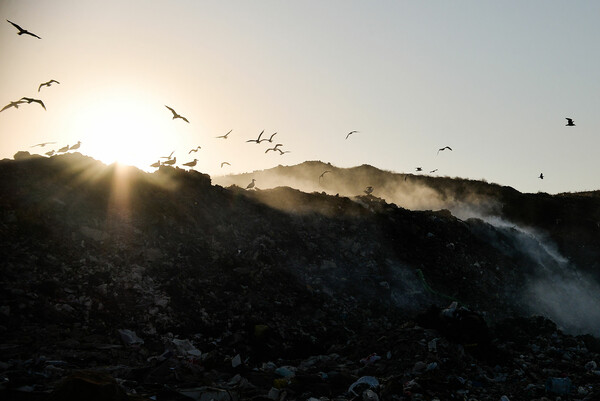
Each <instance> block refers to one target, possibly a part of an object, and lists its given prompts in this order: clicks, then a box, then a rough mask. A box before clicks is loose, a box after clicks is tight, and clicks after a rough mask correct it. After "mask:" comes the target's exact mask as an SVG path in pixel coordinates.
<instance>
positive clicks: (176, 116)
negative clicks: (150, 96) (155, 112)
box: [165, 104, 189, 123]
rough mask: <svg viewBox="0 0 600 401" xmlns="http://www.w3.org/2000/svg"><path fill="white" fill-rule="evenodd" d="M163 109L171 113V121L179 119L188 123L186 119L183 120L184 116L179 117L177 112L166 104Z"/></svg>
mask: <svg viewBox="0 0 600 401" xmlns="http://www.w3.org/2000/svg"><path fill="white" fill-rule="evenodd" d="M165 107H166V108H167V109H169V110H171V113H173V120H174V119H176V118H181V119H182V120H183V121H185V122H186V123H189V121H188V119H187V118H185V117H184V116H181V115H179V114H177V112H176V111H175V110H173V109H172V108H171V107H169V106H167V105H166V104H165Z"/></svg>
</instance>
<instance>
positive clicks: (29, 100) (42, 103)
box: [21, 97, 46, 110]
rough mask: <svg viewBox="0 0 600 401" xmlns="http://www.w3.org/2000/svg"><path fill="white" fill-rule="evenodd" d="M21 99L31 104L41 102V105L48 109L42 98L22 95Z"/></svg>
mask: <svg viewBox="0 0 600 401" xmlns="http://www.w3.org/2000/svg"><path fill="white" fill-rule="evenodd" d="M21 100H23V101H25V102H27V104H31V103H32V102H35V103H39V104H40V106H42V107H43V108H44V110H46V105H45V104H44V102H42V101H41V100H40V99H34V98H32V97H22V98H21Z"/></svg>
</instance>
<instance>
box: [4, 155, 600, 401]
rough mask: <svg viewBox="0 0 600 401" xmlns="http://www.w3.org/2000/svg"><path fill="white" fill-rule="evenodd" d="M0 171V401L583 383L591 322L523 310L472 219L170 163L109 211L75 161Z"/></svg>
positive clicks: (550, 393) (598, 382)
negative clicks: (241, 182) (227, 180)
mask: <svg viewBox="0 0 600 401" xmlns="http://www.w3.org/2000/svg"><path fill="white" fill-rule="evenodd" d="M90 171H94V172H95V173H96V174H95V175H93V177H95V178H94V179H93V180H91V181H86V180H87V179H86V180H84V179H83V178H82V177H91V176H92V175H91V174H84V173H89V172H90ZM0 178H2V179H1V180H0V185H1V186H2V188H0V189H1V191H0V205H1V206H2V210H1V213H0V228H1V230H0V239H1V242H0V260H1V262H0V263H1V265H0V398H2V399H7V400H11V399H14V400H58V399H60V400H69V399H78V400H80V399H87V400H94V399H102V400H158V401H161V400H190V399H191V400H202V401H209V400H211V399H214V400H222V401H238V400H240V401H241V400H256V401H259V400H277V401H284V400H296V399H297V400H309V399H310V400H320V401H326V400H340V401H341V400H358V399H362V400H368V401H377V400H434V399H438V400H452V399H461V400H469V399H471V400H500V399H508V400H521V399H527V400H534V399H537V400H539V399H543V397H546V398H548V399H555V397H557V396H560V397H565V398H566V397H570V398H571V399H574V400H575V399H577V400H592V399H596V398H597V397H598V395H599V394H600V387H599V386H600V374H599V373H598V372H599V370H598V367H597V364H596V361H598V360H600V359H599V353H600V343H599V342H598V339H597V338H595V337H594V336H592V335H591V334H594V333H591V334H586V335H573V334H568V333H566V332H565V331H563V330H561V329H560V328H559V327H558V326H557V325H556V324H555V323H554V322H552V321H550V320H548V319H547V318H544V317H541V316H530V315H529V314H528V313H526V312H527V309H526V308H525V307H524V305H523V304H520V303H518V302H515V297H514V296H513V295H514V292H515V291H516V290H517V289H518V288H519V285H520V283H522V280H523V279H524V277H526V272H524V271H523V270H522V269H521V267H520V266H522V264H521V263H522V262H523V261H524V260H526V259H522V258H520V255H519V254H517V253H514V254H512V255H511V256H507V254H506V253H504V252H501V251H500V250H498V249H497V248H495V247H494V246H492V245H490V244H489V243H486V241H484V240H482V236H481V235H479V233H480V231H477V230H481V229H487V228H485V227H483V226H482V223H481V222H475V221H462V220H459V219H457V218H455V217H453V216H452V215H451V214H449V213H446V212H443V211H442V212H431V211H419V212H416V211H410V210H406V209H402V208H399V207H397V206H396V205H393V204H390V203H386V202H385V201H383V200H381V199H378V198H376V197H374V196H372V195H369V196H366V197H361V198H360V202H355V201H354V200H352V199H350V198H346V197H343V196H341V197H335V196H328V195H323V194H319V193H316V194H306V193H301V192H299V191H296V190H293V189H290V188H278V189H274V190H257V191H244V190H242V189H241V188H236V187H231V188H222V187H219V186H212V185H211V183H210V178H209V177H206V176H204V175H201V174H199V173H191V172H185V171H182V170H178V169H173V168H161V170H159V172H157V173H154V174H146V173H142V172H139V171H138V172H136V171H131V172H130V173H129V179H130V180H131V182H130V189H131V190H130V193H129V200H130V202H131V205H130V206H131V207H130V208H128V209H119V208H117V206H115V205H114V204H113V203H111V202H112V201H111V197H110V190H111V188H112V187H113V186H112V180H113V179H115V176H114V171H113V170H111V168H110V166H108V167H106V166H98V163H97V162H95V161H93V160H89V159H88V158H85V157H82V156H80V155H79V156H77V155H65V156H64V157H62V156H60V157H56V158H51V159H45V158H25V159H21V160H18V161H2V162H0ZM379 187H380V186H377V188H379ZM265 198H270V199H271V201H273V199H275V198H278V199H284V200H285V201H286V202H288V203H290V204H292V203H294V204H297V205H298V206H296V207H295V208H296V210H297V211H296V212H289V211H283V210H281V209H277V208H273V207H270V206H269V205H268V201H264V202H263V200H264V199H265ZM317 206H318V207H317ZM430 234H431V235H430ZM448 244H453V246H451V247H449V246H448ZM506 246H507V247H508V246H509V245H508V242H507V245H506ZM481 272H483V273H481ZM463 277H465V279H463ZM382 283H385V285H383V284H382ZM465 283H470V284H469V285H465ZM432 305H433V306H432ZM94 397H96V398H94Z"/></svg>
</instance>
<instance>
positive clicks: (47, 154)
mask: <svg viewBox="0 0 600 401" xmlns="http://www.w3.org/2000/svg"><path fill="white" fill-rule="evenodd" d="M44 154H45V155H46V156H54V150H51V151H50V152H46V153H44Z"/></svg>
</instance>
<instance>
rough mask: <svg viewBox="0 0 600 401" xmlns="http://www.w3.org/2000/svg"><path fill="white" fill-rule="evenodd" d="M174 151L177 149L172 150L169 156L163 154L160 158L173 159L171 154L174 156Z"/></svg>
mask: <svg viewBox="0 0 600 401" xmlns="http://www.w3.org/2000/svg"><path fill="white" fill-rule="evenodd" d="M173 153H175V151H172V152H171V154H170V155H169V156H161V157H160V159H169V160H171V156H173Z"/></svg>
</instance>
